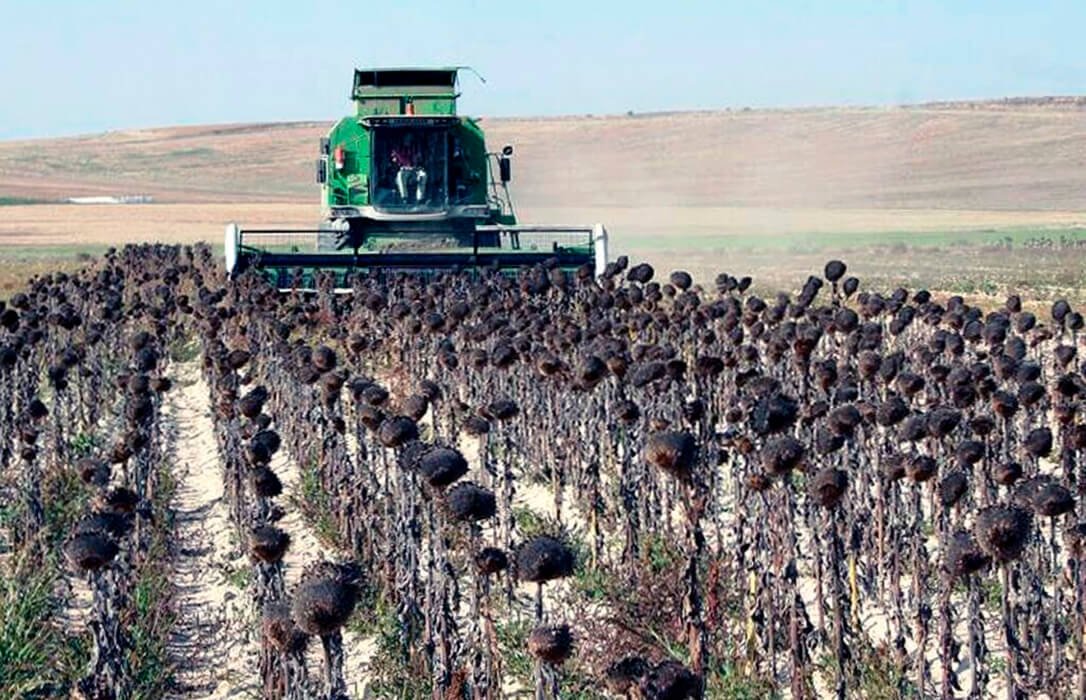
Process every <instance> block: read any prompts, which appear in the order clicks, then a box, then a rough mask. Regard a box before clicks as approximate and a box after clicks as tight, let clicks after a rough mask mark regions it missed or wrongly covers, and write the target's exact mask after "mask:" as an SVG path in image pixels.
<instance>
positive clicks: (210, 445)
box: [166, 362, 259, 698]
mask: <svg viewBox="0 0 1086 700" xmlns="http://www.w3.org/2000/svg"><path fill="white" fill-rule="evenodd" d="M177 370H178V373H177V374H178V377H177V379H178V388H177V390H176V391H175V392H173V394H172V396H171V398H170V400H169V403H168V406H167V411H166V412H167V416H168V418H169V420H171V421H172V422H173V424H174V427H175V428H176V430H177V433H176V442H175V452H174V455H173V460H174V464H175V465H176V468H177V470H178V485H177V492H176V494H175V496H174V502H173V512H174V517H175V522H174V528H175V535H174V536H175V542H176V545H177V557H176V560H175V568H174V585H175V586H176V589H177V622H176V624H175V626H174V631H173V634H172V636H171V638H170V641H169V645H168V651H169V655H170V658H171V661H172V662H173V664H174V665H175V668H176V679H175V687H174V688H173V690H172V692H171V694H170V695H169V696H168V697H173V698H234V697H249V696H251V695H252V694H253V693H254V692H255V690H256V689H258V687H259V686H258V681H259V674H258V673H257V653H258V647H257V643H256V641H257V640H256V639H255V634H254V632H253V630H254V629H255V626H254V624H253V622H254V620H253V616H254V613H253V612H252V605H251V604H250V603H249V601H248V597H247V596H246V595H245V593H244V591H241V590H239V589H237V588H235V587H234V585H232V584H231V583H230V581H229V578H228V574H229V572H231V571H235V570H237V569H238V568H239V567H245V568H243V569H242V570H245V569H247V567H248V562H247V561H246V560H245V559H244V557H243V556H240V553H239V551H238V548H237V547H236V546H235V537H234V536H233V531H232V524H231V522H230V517H229V508H228V505H227V503H226V500H225V498H224V497H223V476H222V464H221V463H220V461H219V453H218V450H217V448H216V445H215V440H214V433H213V431H212V422H211V417H210V415H209V413H208V411H209V409H208V388H207V384H206V383H205V382H204V380H203V377H202V376H201V374H200V372H199V368H198V366H197V364H196V363H195V362H191V363H188V364H186V365H181V366H178V367H177Z"/></svg>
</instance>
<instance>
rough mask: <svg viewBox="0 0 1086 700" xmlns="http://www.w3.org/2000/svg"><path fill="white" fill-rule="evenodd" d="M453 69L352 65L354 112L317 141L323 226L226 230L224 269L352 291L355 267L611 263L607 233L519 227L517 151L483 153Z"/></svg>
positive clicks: (288, 284)
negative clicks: (328, 278) (325, 275)
mask: <svg viewBox="0 0 1086 700" xmlns="http://www.w3.org/2000/svg"><path fill="white" fill-rule="evenodd" d="M458 70H459V69H457V68H432V69H431V68H394V69H377V70H356V71H355V72H354V88H353V89H352V91H351V98H352V99H353V100H354V103H355V106H356V113H355V115H354V116H353V117H345V118H343V119H341V120H339V121H338V122H337V123H336V124H335V126H333V127H332V129H331V131H329V132H328V135H327V136H326V137H324V138H322V139H321V142H320V158H319V159H318V160H317V182H318V183H319V184H320V187H321V205H322V212H323V216H324V220H323V221H322V222H321V224H320V226H319V227H317V228H315V229H311V230H308V229H307V230H299V229H248V228H243V227H241V226H239V225H237V224H234V223H231V224H229V225H227V227H226V269H227V271H228V272H229V273H230V275H231V276H232V277H233V276H236V275H238V274H240V273H242V272H244V271H245V270H249V269H255V270H258V271H260V272H262V273H263V274H265V275H266V276H268V278H269V279H270V280H271V281H272V283H273V284H276V285H278V286H279V287H280V288H284V289H286V288H292V287H304V286H310V284H311V282H312V273H313V272H314V271H316V270H329V271H334V272H336V273H338V274H339V275H340V277H339V279H340V281H341V284H342V286H349V280H348V277H349V274H350V273H351V272H353V271H364V272H374V271H380V270H411V271H420V272H428V271H437V270H449V269H454V270H455V269H466V268H480V267H491V268H498V269H501V270H509V271H515V270H517V269H519V268H522V267H525V266H529V265H535V264H539V263H548V264H557V265H558V266H560V267H562V268H565V269H573V268H577V267H581V266H583V265H586V264H590V265H591V266H592V268H593V269H594V271H595V273H596V275H600V274H602V273H603V270H604V267H605V265H606V264H607V232H606V231H605V230H604V228H603V226H602V225H600V224H596V225H594V226H535V225H524V224H518V223H517V218H516V214H515V211H514V209H513V201H512V198H511V196H510V193H509V182H510V179H511V173H512V168H511V156H512V154H513V147H512V146H505V147H504V148H503V149H502V150H501V151H500V152H491V151H488V150H487V147H486V142H485V140H484V137H483V130H482V129H481V128H480V127H479V123H478V122H477V121H476V120H475V119H472V118H470V117H461V116H458V115H457V114H456V98H457V97H458V96H459V93H458V92H457V73H458Z"/></svg>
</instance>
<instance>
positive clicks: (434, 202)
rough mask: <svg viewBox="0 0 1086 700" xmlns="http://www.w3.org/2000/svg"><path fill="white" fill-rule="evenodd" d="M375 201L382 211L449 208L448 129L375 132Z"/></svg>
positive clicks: (393, 128) (420, 211)
mask: <svg viewBox="0 0 1086 700" xmlns="http://www.w3.org/2000/svg"><path fill="white" fill-rule="evenodd" d="M372 143H373V180H372V185H371V187H372V189H371V201H372V202H373V206H374V207H375V208H376V209H377V210H378V211H382V212H396V213H413V214H415V213H417V214H426V213H436V212H441V211H444V210H445V209H446V208H447V207H448V205H449V186H448V177H449V132H448V129H447V128H446V127H444V126H385V127H379V128H375V129H374V130H373V142H372Z"/></svg>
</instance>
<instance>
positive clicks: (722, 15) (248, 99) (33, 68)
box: [0, 0, 1086, 138]
mask: <svg viewBox="0 0 1086 700" xmlns="http://www.w3.org/2000/svg"><path fill="white" fill-rule="evenodd" d="M1084 36H1086V0H1077V1H1076V2H1063V1H1062V0H1035V1H1033V2H1028V1H1021V2H1010V1H1008V0H940V1H927V0H924V1H914V0H893V1H883V0H821V1H819V0H809V1H806V2H803V1H800V0H788V1H779V2H774V1H772V0H740V1H738V2H727V1H718V2H707V1H706V2H703V1H701V0H691V1H684V0H670V1H666V0H665V1H661V0H647V1H646V0H626V1H624V2H594V1H593V0H580V1H579V2H578V1H574V0H548V1H546V2H535V1H527V0H504V1H496V2H492V1H490V0H445V1H443V2H430V1H428V0H354V1H353V2H333V1H331V0H328V1H325V2H313V1H312V0H310V1H306V0H295V1H293V2H278V1H276V0H265V1H263V2H228V1H226V0H223V1H222V2H205V1H203V0H181V1H178V0H169V1H162V0H141V1H140V2H128V1H118V2H100V1H95V0H80V1H72V2H68V1H61V0H0V138H25V137H35V136H53V135H67V134H78V133H87V132H96V131H103V130H108V129H120V128H129V127H146V126H167V125H173V124H198V123H214V122H239V121H262V120H264V121H279V120H290V119H329V120H330V119H332V118H335V117H338V116H342V115H343V114H346V113H347V112H348V111H349V107H350V105H349V100H348V95H349V92H350V81H351V72H352V69H353V68H354V67H355V66H397V65H420V64H421V65H470V66H473V67H475V68H476V69H477V70H478V71H479V72H480V73H482V75H483V76H484V77H485V78H486V79H487V84H485V85H483V84H481V83H479V82H478V81H477V80H476V79H474V78H473V77H471V76H467V75H465V76H462V78H461V81H462V88H463V90H464V98H463V99H462V101H461V110H462V112H463V113H471V114H479V115H489V116H496V115H543V114H584V113H595V114H601V113H617V112H625V111H627V110H635V111H655V110H672V109H714V108H724V107H744V106H754V107H777V106H781V107H787V106H804V105H842V104H891V103H902V102H918V101H927V100H937V99H951V98H959V97H1002V96H1011V95H1044V94H1078V93H1086V51H1084V50H1083V39H1084Z"/></svg>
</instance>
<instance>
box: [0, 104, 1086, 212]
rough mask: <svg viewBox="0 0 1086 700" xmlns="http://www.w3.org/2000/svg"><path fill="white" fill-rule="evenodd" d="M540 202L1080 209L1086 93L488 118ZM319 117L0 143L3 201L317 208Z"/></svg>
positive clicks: (527, 193) (526, 199)
mask: <svg viewBox="0 0 1086 700" xmlns="http://www.w3.org/2000/svg"><path fill="white" fill-rule="evenodd" d="M483 123H484V126H485V128H486V132H487V137H488V140H489V144H490V146H491V147H492V148H497V147H500V146H501V145H503V144H505V143H511V144H513V145H514V147H515V148H516V156H515V158H516V160H515V164H514V183H513V184H514V187H515V191H514V194H515V197H516V199H517V201H518V202H519V203H521V204H524V205H526V206H531V207H562V206H579V207H595V206H599V207H643V206H663V207H673V206H739V207H818V208H849V207H861V208H905V209H973V210H977V209H984V210H1086V98H1083V97H1041V98H1011V99H1006V100H994V101H983V102H969V101H962V102H947V103H937V104H926V105H917V106H909V107H885V108H881V107H880V108H874V107H872V108H822V109H782V110H761V109H752V110H732V111H714V112H671V113H655V114H628V115H620V116H599V117H597V116H571V117H560V118H522V119H484V120H483ZM328 126H329V124H328V123H321V122H284V123H261V124H234V125H216V126H189V127H172V128H156V129H139V130H128V131H117V132H109V133H105V134H94V135H89V136H81V137H75V138H63V139H46V140H33V141H5V142H0V199H2V198H9V199H14V198H32V199H59V198H62V197H69V196H77V195H83V196H86V195H105V194H109V195H121V194H136V193H139V194H143V193H146V194H151V195H153V196H154V198H155V201H156V202H229V201H234V200H240V201H246V202H259V201H276V202H307V203H308V202H313V201H314V200H315V198H316V194H317V193H316V186H315V185H314V184H313V161H314V159H315V158H316V153H317V143H318V139H319V137H320V136H321V135H322V133H323V132H324V131H325V130H326V129H327V127H328Z"/></svg>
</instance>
